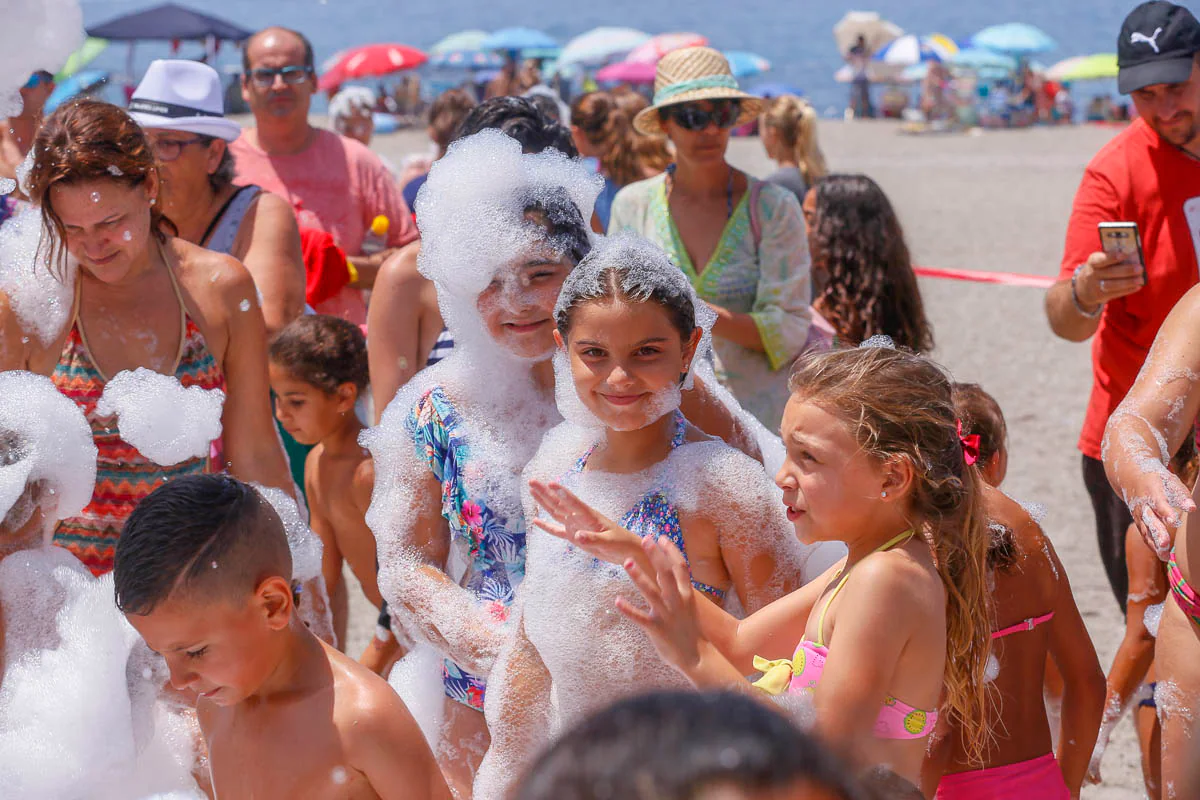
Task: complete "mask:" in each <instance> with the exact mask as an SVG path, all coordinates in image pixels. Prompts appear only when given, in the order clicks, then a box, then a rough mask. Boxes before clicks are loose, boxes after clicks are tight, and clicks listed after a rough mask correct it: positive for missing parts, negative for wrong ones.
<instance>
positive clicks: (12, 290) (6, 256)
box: [0, 206, 77, 346]
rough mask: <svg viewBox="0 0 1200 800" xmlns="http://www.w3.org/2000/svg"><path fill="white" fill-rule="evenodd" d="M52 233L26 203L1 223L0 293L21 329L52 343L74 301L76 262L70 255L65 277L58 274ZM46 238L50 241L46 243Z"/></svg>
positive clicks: (62, 328)
mask: <svg viewBox="0 0 1200 800" xmlns="http://www.w3.org/2000/svg"><path fill="white" fill-rule="evenodd" d="M50 237H51V234H50V233H47V232H46V231H45V230H44V228H43V225H42V215H41V212H40V211H39V210H38V209H36V208H34V207H32V206H26V207H24V208H22V209H20V210H19V211H17V213H16V214H14V215H13V216H12V217H11V218H10V219H8V220H6V221H5V223H4V224H3V225H0V292H3V293H4V294H5V295H6V296H7V297H8V302H9V305H10V306H11V308H12V311H13V313H14V314H16V316H17V320H18V321H19V322H20V323H21V328H22V330H25V331H28V332H30V333H32V334H34V335H35V336H37V338H38V341H40V342H41V343H42V345H43V346H49V345H51V344H52V343H54V342H55V341H57V340H58V338H59V337H61V336H62V333H63V331H64V330H65V329H66V326H67V322H68V319H69V316H70V314H71V307H72V305H73V303H74V288H75V273H76V269H77V267H76V265H75V260H74V259H73V258H68V259H67V262H66V265H65V271H66V274H65V275H64V276H63V277H64V280H61V281H60V280H59V279H58V278H57V277H55V273H54V270H56V269H57V266H55V267H53V268H52V267H51V263H50V260H49V256H50V251H51V248H50V246H49V244H48V241H49V238H50ZM43 238H46V240H47V243H46V244H43Z"/></svg>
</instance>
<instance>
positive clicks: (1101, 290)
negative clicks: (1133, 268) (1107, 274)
mask: <svg viewBox="0 0 1200 800" xmlns="http://www.w3.org/2000/svg"><path fill="white" fill-rule="evenodd" d="M1144 285H1145V284H1143V282H1142V279H1141V277H1137V278H1104V279H1100V280H1098V281H1096V294H1097V296H1098V298H1099V300H1100V302H1102V303H1107V302H1108V301H1110V300H1116V299H1117V298H1120V297H1127V296H1128V295H1131V294H1133V293H1134V292H1136V291H1138V290H1139V289H1141V288H1142V286H1144Z"/></svg>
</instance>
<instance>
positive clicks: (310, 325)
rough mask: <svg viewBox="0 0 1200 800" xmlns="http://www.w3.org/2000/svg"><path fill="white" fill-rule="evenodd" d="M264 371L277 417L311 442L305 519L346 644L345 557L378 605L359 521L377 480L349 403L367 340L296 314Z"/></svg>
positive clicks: (368, 538) (344, 325) (361, 385)
mask: <svg viewBox="0 0 1200 800" xmlns="http://www.w3.org/2000/svg"><path fill="white" fill-rule="evenodd" d="M268 355H269V360H268V369H269V375H270V379H271V389H272V390H273V391H274V392H275V396H276V401H275V416H276V418H277V419H278V420H279V422H280V424H281V425H282V426H283V427H284V430H286V431H287V432H288V433H289V434H290V435H291V436H292V438H294V439H295V440H296V441H298V442H300V443H301V444H306V445H316V446H315V447H313V449H312V450H311V451H309V454H308V457H307V458H306V459H305V462H304V494H305V496H306V497H307V498H308V510H309V524H310V525H311V526H312V529H313V532H314V533H316V534H317V536H319V537H320V538H321V542H322V543H323V544H324V546H325V551H324V555H323V557H322V564H321V572H322V574H323V575H324V577H325V586H326V587H328V589H329V596H330V599H331V601H332V606H333V612H334V630H335V631H336V633H337V637H338V644H339V645H341V646H342V647H345V641H346V625H347V618H348V598H347V594H346V586H345V581H343V579H342V560H343V558H344V559H345V560H346V561H347V562H348V563H349V564H350V569H352V570H353V571H354V575H355V577H356V578H358V581H359V583H361V584H362V587H363V593H364V594H366V596H367V599H368V600H370V601H371V602H372V603H373V604H374V605H375V607H376V608H379V607H380V606H381V605H382V604H383V598H382V597H381V596H380V594H379V588H378V585H377V583H376V569H375V537H374V535H373V534H372V533H371V529H370V528H368V527H367V524H366V522H365V521H364V518H365V516H366V513H367V508H368V506H370V504H371V492H372V490H373V488H374V485H375V469H374V462H373V461H372V460H371V454H370V453H369V452H367V451H366V450H364V449H363V448H362V447H360V446H359V444H358V434H359V433H360V432H361V431H362V429H363V424H362V422H360V421H359V419H358V416H357V414H355V411H354V409H355V405H356V403H357V402H358V399H359V397H361V396H362V394H363V392H364V391H365V390H366V388H367V380H368V369H367V343H366V340H365V338H364V337H363V334H362V331H361V330H359V328H358V326H357V325H354V324H353V323H351V322H347V321H346V320H344V319H341V318H340V317H332V316H325V315H310V316H304V317H300V318H299V319H297V320H294V321H293V322H292V323H291V324H289V325H288V326H287V327H285V328H284V329H283V330H281V331H280V332H279V334H278V335H277V336H276V337H275V339H274V340H273V341H272V342H271V348H270V351H269V354H268Z"/></svg>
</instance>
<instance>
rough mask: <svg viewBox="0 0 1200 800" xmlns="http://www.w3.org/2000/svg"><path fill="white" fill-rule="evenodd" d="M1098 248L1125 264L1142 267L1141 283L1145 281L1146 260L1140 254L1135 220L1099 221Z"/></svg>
mask: <svg viewBox="0 0 1200 800" xmlns="http://www.w3.org/2000/svg"><path fill="white" fill-rule="evenodd" d="M1097 228H1099V231H1100V249H1101V250H1102V251H1103V252H1104V254H1105V255H1107V256H1109V257H1110V258H1113V259H1115V260H1117V261H1120V262H1122V263H1126V264H1137V265H1138V266H1139V267H1141V268H1142V283H1143V284H1145V282H1146V260H1145V258H1144V257H1143V256H1142V236H1141V233H1140V232H1139V231H1138V226H1137V223H1136V222H1101V223H1100V224H1099V225H1098V226H1097Z"/></svg>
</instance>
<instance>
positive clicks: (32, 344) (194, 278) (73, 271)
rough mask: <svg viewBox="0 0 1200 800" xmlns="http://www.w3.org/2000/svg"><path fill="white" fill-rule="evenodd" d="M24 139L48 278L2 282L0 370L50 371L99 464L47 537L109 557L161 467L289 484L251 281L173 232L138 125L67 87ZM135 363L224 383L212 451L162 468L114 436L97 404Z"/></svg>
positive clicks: (101, 564)
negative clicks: (81, 501)
mask: <svg viewBox="0 0 1200 800" xmlns="http://www.w3.org/2000/svg"><path fill="white" fill-rule="evenodd" d="M34 151H35V157H34V159H33V164H32V168H31V169H30V171H29V174H28V176H27V178H26V188H27V189H28V194H29V197H30V199H31V200H32V201H33V203H34V204H35V205H36V206H38V208H37V210H36V211H31V212H30V214H33V215H37V216H40V222H41V226H42V227H43V228H44V231H45V232H44V235H43V236H42V238H41V241H40V244H39V245H38V250H39V254H40V257H41V258H43V259H45V260H46V261H47V262H48V264H46V265H43V264H42V263H41V262H40V261H39V263H36V264H35V265H34V267H33V268H34V269H35V270H43V269H49V270H50V272H51V274H52V276H53V277H52V279H51V278H48V279H47V280H48V281H49V284H48V288H43V287H47V284H46V282H30V283H29V284H27V285H26V286H25V287H24V288H21V287H18V291H20V292H26V293H29V295H30V296H24V295H22V296H18V297H15V298H14V297H11V296H7V295H4V294H3V293H0V370H11V369H24V370H29V371H31V372H34V373H38V374H41V375H46V376H50V377H51V379H52V380H53V381H54V383H55V385H56V386H57V387H58V389H59V391H60V392H62V393H63V394H64V395H66V396H67V397H69V398H71V399H72V400H73V401H74V402H75V403H76V405H77V406H78V407H79V408H80V410H81V411H83V413H84V414H85V415H86V416H87V418H88V421H89V423H90V424H91V426H92V434H93V438H94V440H95V443H96V446H97V448H98V450H99V456H98V458H99V470H100V474H101V476H102V479H101V482H100V483H99V484H98V485H97V487H96V491H95V494H94V496H93V498H92V502H91V503H89V504H88V505H87V507H86V508H84V509H83V511H82V512H81V513H77V514H76V515H74V516H72V517H70V518H68V519H64V520H62V521H61V522H60V523H59V526H58V530H57V533H56V535H55V541H56V543H58V544H60V545H62V546H63V547H66V548H67V549H69V550H70V551H71V552H72V553H74V554H75V555H76V556H78V557H79V558H80V559H81V560H82V561H83V562H84V564H85V565H87V567H88V568H89V569H90V570H92V572H93V573H94V574H97V575H100V574H103V573H105V572H108V571H109V570H111V569H112V559H113V551H114V549H115V545H116V541H117V538H118V537H119V536H120V531H121V526H122V524H123V523H124V521H125V519H126V518H127V517H128V516H129V514H130V513H131V512H132V510H133V508H134V506H135V505H137V502H138V501H139V500H140V499H141V498H143V497H145V496H146V495H147V494H149V493H150V491H151V490H153V489H154V487H156V486H158V485H159V484H160V483H161V482H162V481H164V480H169V479H170V478H173V477H176V476H178V475H183V474H191V473H198V472H206V471H213V470H220V469H228V470H230V471H231V472H233V473H234V474H235V475H238V476H239V477H242V478H244V479H246V480H251V481H257V482H260V483H263V484H266V485H269V486H274V487H278V488H282V489H284V490H286V491H292V481H291V477H290V475H289V473H288V469H287V464H286V461H285V459H284V454H283V448H282V447H281V446H280V444H279V438H278V436H277V435H276V433H275V430H274V424H273V420H272V419H271V408H270V401H269V398H270V392H269V386H268V383H267V357H266V328H265V324H264V322H263V315H262V311H261V310H260V309H259V305H258V302H257V295H256V292H255V288H254V281H253V279H252V278H251V276H250V273H249V272H247V271H246V268H245V267H244V266H242V264H241V263H240V262H238V261H236V260H235V259H233V258H231V257H229V256H225V255H219V254H216V253H213V252H211V251H208V250H205V249H204V248H201V247H198V246H196V245H193V244H190V243H188V242H185V241H183V240H182V239H179V238H177V237H176V235H175V234H176V230H175V227H174V225H173V224H172V223H171V221H170V220H169V219H168V218H166V217H165V216H164V215H163V210H162V203H161V202H160V193H161V188H162V187H161V179H160V176H159V168H158V164H157V162H156V161H155V157H154V154H153V151H152V149H151V147H150V143H149V141H148V139H147V137H146V134H145V132H144V131H143V130H142V129H141V128H140V127H139V126H138V125H137V123H136V122H134V121H133V120H132V119H131V118H130V117H129V115H128V114H126V113H125V112H124V111H122V110H121V109H119V108H117V107H116V106H113V105H109V104H108V103H102V102H99V101H96V100H80V101H72V102H70V103H66V104H64V105H63V106H62V107H61V108H59V109H58V110H57V111H56V112H55V113H54V114H52V115H51V116H50V117H49V118H48V119H47V120H46V122H45V124H44V125H43V126H42V128H41V130H40V131H39V133H38V137H37V141H36V142H35V145H34ZM18 222H20V223H21V227H22V228H24V226H25V225H27V224H29V225H32V226H36V225H37V222H36V221H35V220H31V219H29V218H25V219H21V220H13V221H12V224H16V223H18ZM6 227H7V226H6ZM5 255H6V256H7V257H9V258H10V259H14V260H15V259H19V258H27V256H26V255H25V254H22V253H20V252H9V253H6V254H5ZM60 289H61V290H62V291H61V294H62V297H61V298H59V297H56V296H54V295H55V294H56V293H57V292H58V290H60ZM60 303H61V305H62V307H65V308H67V309H69V313H68V315H66V318H65V319H64V323H65V324H64V325H63V326H62V327H61V328H60V329H57V330H52V331H46V330H43V328H44V327H45V326H44V325H42V322H43V320H44V317H46V316H50V317H52V316H53V313H54V311H55V309H56V308H58V307H59V304H60ZM31 312H32V313H31ZM138 368H145V369H148V370H151V371H153V372H157V373H160V374H163V375H168V376H171V377H173V378H175V379H176V380H178V381H179V382H180V383H181V384H182V385H183V386H185V387H193V386H196V387H200V388H202V389H205V390H212V389H221V390H223V391H224V392H225V393H226V400H225V403H224V407H223V411H222V416H221V425H222V429H223V432H224V436H223V445H224V452H223V458H217V459H214V458H212V457H211V456H209V455H205V456H202V457H196V458H190V459H187V460H185V461H183V462H181V463H179V464H175V465H172V466H169V467H167V466H164V465H160V464H156V463H154V462H153V461H151V460H150V459H149V458H147V457H146V456H145V455H143V454H142V453H141V452H140V451H138V450H137V449H136V448H135V447H133V446H132V445H130V444H128V443H127V442H126V441H125V440H123V439H122V438H121V432H120V429H119V427H118V425H117V421H116V420H114V418H112V417H111V416H105V415H101V414H99V413H98V412H97V411H96V405H97V402H98V401H99V399H100V397H101V394H102V393H103V392H104V389H105V387H106V386H107V385H108V382H109V379H110V378H111V377H115V376H117V375H118V374H119V373H122V372H125V371H133V370H136V369H138Z"/></svg>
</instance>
